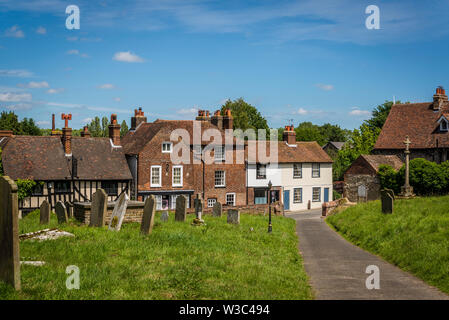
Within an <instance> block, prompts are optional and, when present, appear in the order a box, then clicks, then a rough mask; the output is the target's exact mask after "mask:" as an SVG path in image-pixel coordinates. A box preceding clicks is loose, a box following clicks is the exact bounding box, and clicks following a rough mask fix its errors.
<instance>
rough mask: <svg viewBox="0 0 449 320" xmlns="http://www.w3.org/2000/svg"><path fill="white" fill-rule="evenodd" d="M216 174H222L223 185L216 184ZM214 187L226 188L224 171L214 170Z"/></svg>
mask: <svg viewBox="0 0 449 320" xmlns="http://www.w3.org/2000/svg"><path fill="white" fill-rule="evenodd" d="M217 172H223V184H217V176H216V174H217ZM214 185H215V187H216V188H222V187H226V171H225V170H215V172H214Z"/></svg>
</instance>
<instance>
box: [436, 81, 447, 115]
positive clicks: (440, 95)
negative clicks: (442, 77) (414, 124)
mask: <svg viewBox="0 0 449 320" xmlns="http://www.w3.org/2000/svg"><path fill="white" fill-rule="evenodd" d="M447 102H448V98H447V95H446V90H444V88H443V87H442V86H439V87H438V88H437V90H436V93H435V94H434V95H433V104H432V109H433V110H434V111H438V110H441V109H442V107H443V104H445V103H447Z"/></svg>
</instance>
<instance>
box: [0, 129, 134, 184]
mask: <svg viewBox="0 0 449 320" xmlns="http://www.w3.org/2000/svg"><path fill="white" fill-rule="evenodd" d="M7 139H8V141H7V143H6V144H5V145H4V146H3V147H2V150H3V152H2V162H3V169H4V172H5V175H8V176H9V177H11V179H13V180H17V179H32V180H65V179H71V171H72V158H71V157H66V156H65V154H64V148H63V145H62V142H61V138H60V137H58V136H13V137H8V138H7ZM1 143H2V144H3V141H2V142H1ZM72 156H73V157H75V158H76V159H77V160H78V177H79V179H80V180H130V179H132V176H131V173H130V171H129V168H128V164H127V162H126V158H125V155H124V153H123V150H122V148H113V147H112V146H111V142H110V139H109V138H81V137H72Z"/></svg>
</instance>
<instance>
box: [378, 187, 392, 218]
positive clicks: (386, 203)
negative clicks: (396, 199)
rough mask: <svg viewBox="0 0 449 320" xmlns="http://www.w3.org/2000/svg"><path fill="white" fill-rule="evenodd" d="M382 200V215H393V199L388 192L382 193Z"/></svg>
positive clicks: (382, 191) (383, 191)
mask: <svg viewBox="0 0 449 320" xmlns="http://www.w3.org/2000/svg"><path fill="white" fill-rule="evenodd" d="M380 199H381V202H382V213H393V197H392V196H391V194H390V193H389V192H388V191H386V190H381V191H380Z"/></svg>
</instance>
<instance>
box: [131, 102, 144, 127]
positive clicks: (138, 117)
mask: <svg viewBox="0 0 449 320" xmlns="http://www.w3.org/2000/svg"><path fill="white" fill-rule="evenodd" d="M146 122H147V117H145V113H144V112H143V111H142V107H139V109H135V110H134V117H131V130H136V129H137V127H138V126H139V125H140V124H141V123H146Z"/></svg>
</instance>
